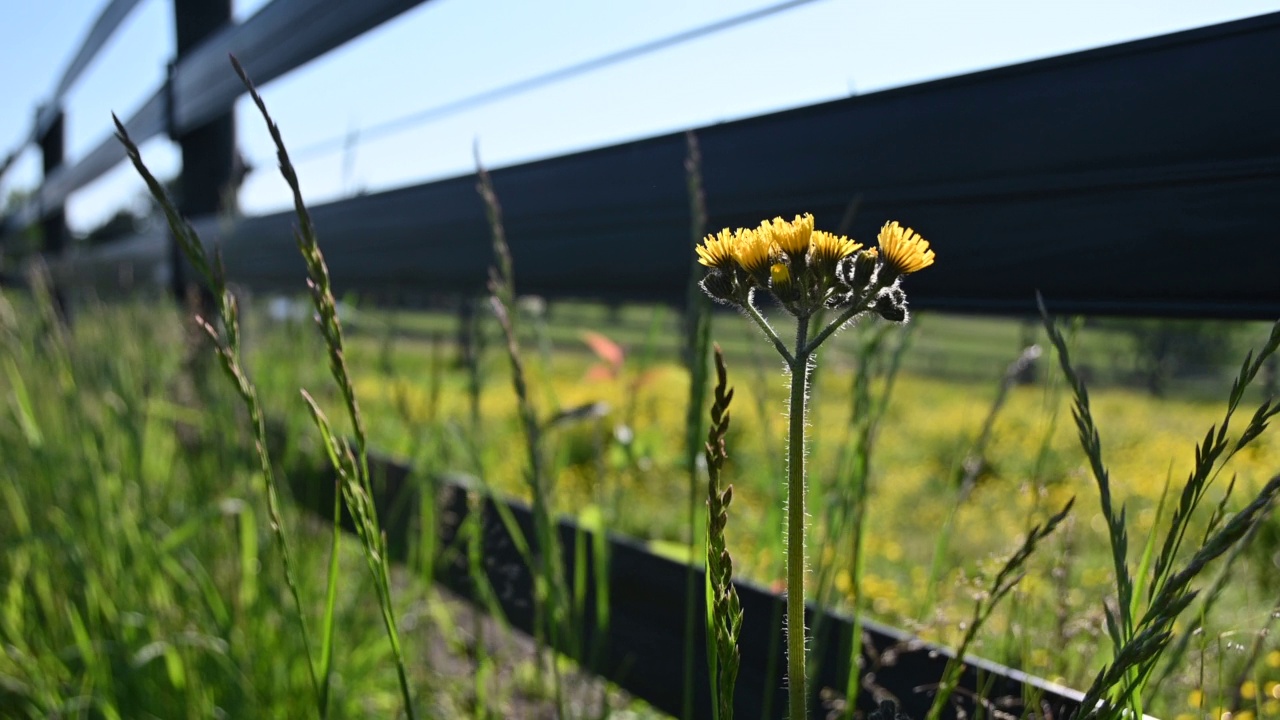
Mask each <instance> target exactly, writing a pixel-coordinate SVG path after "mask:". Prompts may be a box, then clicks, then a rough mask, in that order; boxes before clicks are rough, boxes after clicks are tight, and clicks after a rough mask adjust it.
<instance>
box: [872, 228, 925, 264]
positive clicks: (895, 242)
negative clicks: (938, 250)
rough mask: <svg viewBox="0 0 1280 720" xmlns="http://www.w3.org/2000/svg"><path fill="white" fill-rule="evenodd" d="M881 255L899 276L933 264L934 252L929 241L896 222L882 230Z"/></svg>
mask: <svg viewBox="0 0 1280 720" xmlns="http://www.w3.org/2000/svg"><path fill="white" fill-rule="evenodd" d="M878 239H879V241H880V254H881V255H882V256H883V257H884V264H885V265H886V266H887V267H889V268H891V269H892V270H893V272H895V273H896V274H898V275H906V274H908V273H913V272H916V271H918V270H923V269H925V268H927V267H929V266H930V265H932V264H933V251H932V250H930V249H929V241H927V240H925V239H924V238H922V237H920V234H919V233H917V232H915V231H914V230H912V229H911V228H903V227H902V226H901V225H899V224H898V223H897V222H896V221H895V222H888V223H885V224H884V227H882V228H880V237H879V238H878Z"/></svg>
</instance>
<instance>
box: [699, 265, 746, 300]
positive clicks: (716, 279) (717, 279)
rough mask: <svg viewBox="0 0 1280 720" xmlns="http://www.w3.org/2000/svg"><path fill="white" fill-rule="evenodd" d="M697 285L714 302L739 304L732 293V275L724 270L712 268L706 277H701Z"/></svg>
mask: <svg viewBox="0 0 1280 720" xmlns="http://www.w3.org/2000/svg"><path fill="white" fill-rule="evenodd" d="M699 285H700V286H701V287H702V292H704V293H706V294H707V296H708V297H710V298H711V299H712V300H715V301H716V302H721V303H724V304H726V305H737V304H739V303H738V300H737V298H736V296H735V293H734V287H733V276H732V275H731V274H729V273H728V272H727V271H725V270H722V269H720V268H713V269H712V270H711V271H710V272H708V273H707V276H706V277H704V278H702V282H701V283H699Z"/></svg>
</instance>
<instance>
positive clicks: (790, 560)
mask: <svg viewBox="0 0 1280 720" xmlns="http://www.w3.org/2000/svg"><path fill="white" fill-rule="evenodd" d="M808 335H809V318H807V317H800V318H797V319H796V344H795V348H796V354H795V355H794V356H793V358H789V359H788V360H789V365H790V366H791V403H790V405H789V406H788V408H789V409H788V415H789V418H788V420H789V421H790V427H789V429H788V433H787V689H788V695H789V697H790V708H791V709H790V717H791V720H804V718H805V717H806V716H807V713H806V712H805V699H806V697H807V690H806V687H805V685H806V681H805V667H804V666H805V628H804V575H805V558H804V536H805V522H804V521H805V513H804V425H805V414H806V410H807V404H808V401H809V371H810V369H811V368H810V364H809V358H810V354H811V353H812V349H811V348H807V347H806V345H805V343H806V341H807V339H808Z"/></svg>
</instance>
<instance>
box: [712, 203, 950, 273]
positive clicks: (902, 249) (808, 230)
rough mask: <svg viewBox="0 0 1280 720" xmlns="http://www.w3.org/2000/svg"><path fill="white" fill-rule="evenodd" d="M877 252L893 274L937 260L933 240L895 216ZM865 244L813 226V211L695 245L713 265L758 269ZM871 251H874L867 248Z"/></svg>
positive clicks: (836, 256)
mask: <svg viewBox="0 0 1280 720" xmlns="http://www.w3.org/2000/svg"><path fill="white" fill-rule="evenodd" d="M877 239H878V241H879V245H880V247H879V253H878V254H879V256H880V257H881V258H883V261H884V264H885V266H886V267H888V268H889V269H890V270H891V271H892V272H893V273H894V274H895V275H907V274H910V273H913V272H917V271H920V270H923V269H925V268H927V267H929V266H930V265H932V264H933V260H934V255H933V250H930V249H929V242H928V241H927V240H925V239H924V238H922V237H920V234H919V233H917V232H915V231H914V230H912V229H911V228H904V227H902V226H901V225H899V224H898V223H897V222H896V221H895V222H888V223H885V225H884V227H882V228H881V229H880V235H879V237H878V238H877ZM861 248H862V244H861V243H858V242H854V241H853V240H850V239H849V238H847V237H845V236H843V235H836V234H834V233H829V232H825V231H823V230H814V229H813V215H810V214H809V213H805V214H804V215H797V216H796V217H795V219H794V220H791V221H790V222H788V221H786V220H783V219H782V218H781V217H775V218H774V219H772V220H766V221H764V222H762V223H760V225H759V227H755V228H738V229H737V230H734V231H732V232H730V231H729V229H728V228H725V229H724V230H721V231H720V232H718V233H715V234H713V235H708V236H707V237H706V239H705V240H703V242H702V244H701V245H699V246H698V247H697V248H696V249H697V252H698V262H700V263H702V264H703V265H705V266H706V267H709V268H731V267H733V266H735V265H736V266H737V267H740V268H742V269H743V270H746V271H747V272H748V273H750V274H752V275H760V274H762V273H764V271H765V270H766V269H768V268H769V267H770V266H771V265H772V264H773V262H772V261H774V260H779V259H781V258H783V257H784V256H785V257H787V258H790V259H791V260H792V262H800V261H803V262H807V264H810V265H819V266H822V265H832V266H834V264H835V263H836V262H838V261H840V260H842V259H844V258H846V257H849V256H850V255H852V254H854V253H855V252H857V251H858V250H860V249H861ZM868 252H875V250H874V249H873V250H869V251H868Z"/></svg>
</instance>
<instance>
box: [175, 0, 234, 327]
mask: <svg viewBox="0 0 1280 720" xmlns="http://www.w3.org/2000/svg"><path fill="white" fill-rule="evenodd" d="M230 20H231V0H173V21H174V29H175V31H176V34H177V42H176V48H177V58H176V59H175V61H174V63H175V65H176V64H177V63H180V62H181V61H182V58H183V57H184V56H186V54H187V53H189V52H190V51H191V50H193V49H195V48H196V47H198V46H199V45H200V43H201V42H203V41H204V40H205V38H207V37H209V36H210V35H212V34H213V33H215V32H217V31H218V30H219V29H221V28H222V26H223V25H224V24H226V23H227V22H229V21H230ZM231 71H232V70H231V65H230V63H228V64H227V72H228V73H230V72H231ZM170 112H171V116H172V108H170ZM169 133H170V136H171V137H172V138H173V140H174V141H175V142H177V143H178V145H179V147H181V149H182V175H181V180H180V181H179V185H178V187H177V188H176V190H177V193H176V195H177V197H176V198H175V200H176V201H177V203H178V210H179V211H181V212H182V214H183V215H185V216H186V217H189V218H196V217H200V216H203V215H213V214H216V213H219V212H222V211H225V210H231V209H233V208H232V207H229V205H232V206H233V205H234V203H235V195H234V187H233V179H234V176H235V162H236V161H235V158H236V126H235V114H234V111H233V110H232V109H228V110H227V112H226V113H225V114H223V115H219V116H218V117H216V118H214V119H212V120H210V121H209V122H207V123H205V124H203V125H201V126H199V127H196V128H193V129H191V130H188V131H185V132H178V129H177V128H174V127H170V128H169ZM169 252H170V263H171V264H170V270H171V275H170V278H171V283H172V285H171V287H172V290H173V296H174V299H175V300H177V301H178V302H179V303H184V302H186V300H187V292H188V290H187V287H188V284H189V283H190V279H189V278H187V277H186V275H187V272H186V268H187V264H186V261H185V260H184V259H183V256H182V251H181V249H180V248H179V247H178V245H177V241H176V239H173V240H171V244H170V248H169ZM206 292H207V291H206Z"/></svg>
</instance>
